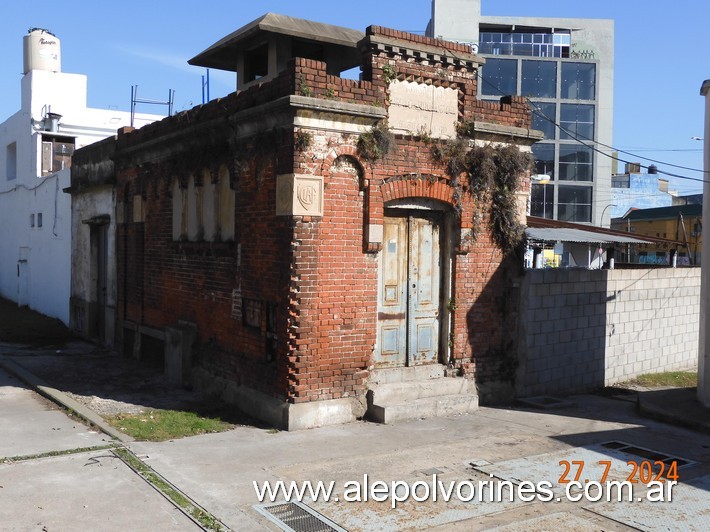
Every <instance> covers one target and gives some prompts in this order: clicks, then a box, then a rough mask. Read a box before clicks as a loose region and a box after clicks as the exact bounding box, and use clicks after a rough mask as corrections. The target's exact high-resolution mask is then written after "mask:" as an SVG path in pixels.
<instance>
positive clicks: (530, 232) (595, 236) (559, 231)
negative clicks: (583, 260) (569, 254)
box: [525, 227, 651, 244]
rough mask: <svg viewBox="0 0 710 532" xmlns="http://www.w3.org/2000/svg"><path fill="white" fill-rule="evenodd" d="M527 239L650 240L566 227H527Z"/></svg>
mask: <svg viewBox="0 0 710 532" xmlns="http://www.w3.org/2000/svg"><path fill="white" fill-rule="evenodd" d="M525 234H526V235H527V237H528V240H536V241H538V242H579V243H585V244H649V243H651V241H650V240H642V239H640V238H631V237H628V236H618V235H609V234H604V233H595V232H592V231H583V230H581V229H570V228H567V227H554V228H552V227H550V228H547V227H528V228H527V229H525Z"/></svg>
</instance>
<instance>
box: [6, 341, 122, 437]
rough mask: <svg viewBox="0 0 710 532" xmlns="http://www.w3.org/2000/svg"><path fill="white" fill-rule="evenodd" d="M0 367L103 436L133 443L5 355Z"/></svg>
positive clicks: (95, 414) (92, 412)
mask: <svg viewBox="0 0 710 532" xmlns="http://www.w3.org/2000/svg"><path fill="white" fill-rule="evenodd" d="M0 367H2V368H4V369H5V370H7V371H8V372H10V373H12V374H13V375H14V376H15V377H17V378H18V379H20V380H21V381H23V382H25V383H26V384H28V385H30V386H31V387H32V388H34V389H35V390H36V391H37V392H38V393H39V394H41V395H43V396H44V397H46V398H48V399H50V400H51V401H53V402H55V403H57V404H58V405H60V406H63V407H64V408H66V409H69V410H72V411H73V412H74V413H75V414H76V415H77V416H78V417H80V418H81V419H82V420H84V421H86V422H88V423H91V424H92V425H94V426H96V427H97V428H99V429H100V430H101V432H103V433H104V434H107V435H108V436H111V437H112V438H115V439H117V440H119V441H120V442H123V443H128V442H132V441H135V439H134V438H132V437H131V436H129V435H128V434H124V433H122V432H120V431H118V430H116V429H115V428H113V427H112V426H111V425H109V424H108V423H106V421H104V419H103V418H102V417H101V416H100V415H98V414H97V413H96V412H94V411H93V410H91V409H89V408H87V407H86V406H84V405H82V404H81V403H79V402H78V401H76V400H74V399H72V398H71V397H69V396H68V395H67V394H65V393H64V392H62V391H60V390H57V389H56V388H52V387H51V386H49V385H48V384H47V383H46V382H44V381H43V380H42V379H40V378H39V377H38V376H37V375H35V374H34V373H32V372H30V371H28V370H26V369H25V368H23V367H22V366H21V365H20V364H18V363H17V362H15V361H14V360H10V359H8V358H6V356H5V355H0Z"/></svg>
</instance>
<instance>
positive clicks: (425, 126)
mask: <svg viewBox="0 0 710 532" xmlns="http://www.w3.org/2000/svg"><path fill="white" fill-rule="evenodd" d="M458 119H459V91H458V89H450V88H444V87H435V86H433V85H426V84H424V83H414V82H411V81H398V80H395V81H393V82H392V83H390V108H389V125H390V128H391V129H393V130H395V131H397V132H401V133H409V134H418V133H421V132H424V133H426V134H428V135H429V136H431V137H435V138H453V137H455V136H456V123H457V122H458Z"/></svg>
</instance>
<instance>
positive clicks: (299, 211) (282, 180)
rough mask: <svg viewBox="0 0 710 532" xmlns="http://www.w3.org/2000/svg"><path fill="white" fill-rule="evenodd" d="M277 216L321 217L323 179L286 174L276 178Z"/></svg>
mask: <svg viewBox="0 0 710 532" xmlns="http://www.w3.org/2000/svg"><path fill="white" fill-rule="evenodd" d="M276 215H277V216H323V178H322V177H319V176H311V175H299V174H286V175H280V176H278V177H277V178H276Z"/></svg>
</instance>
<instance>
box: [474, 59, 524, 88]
mask: <svg viewBox="0 0 710 532" xmlns="http://www.w3.org/2000/svg"><path fill="white" fill-rule="evenodd" d="M481 76H482V83H481V85H482V87H481V93H482V94H485V95H491V96H506V95H511V94H517V91H518V61H517V60H515V59H486V64H485V65H483V69H482V74H481Z"/></svg>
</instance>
